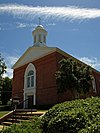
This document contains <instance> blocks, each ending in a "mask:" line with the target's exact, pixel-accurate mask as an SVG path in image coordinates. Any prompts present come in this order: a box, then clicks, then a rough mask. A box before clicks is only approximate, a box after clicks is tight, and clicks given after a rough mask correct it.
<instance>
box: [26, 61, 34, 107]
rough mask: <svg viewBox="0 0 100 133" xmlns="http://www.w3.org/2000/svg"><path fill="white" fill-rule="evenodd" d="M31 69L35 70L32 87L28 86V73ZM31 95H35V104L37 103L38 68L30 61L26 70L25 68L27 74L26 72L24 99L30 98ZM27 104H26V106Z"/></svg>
mask: <svg viewBox="0 0 100 133" xmlns="http://www.w3.org/2000/svg"><path fill="white" fill-rule="evenodd" d="M30 70H33V71H34V87H32V88H27V75H28V73H29V71H30ZM29 95H33V97H34V99H33V104H34V105H36V69H35V66H34V65H33V64H32V63H30V64H29V65H28V66H27V68H26V70H25V74H24V100H26V99H27V98H28V96H29ZM26 106H27V105H25V104H24V108H25V107H26Z"/></svg>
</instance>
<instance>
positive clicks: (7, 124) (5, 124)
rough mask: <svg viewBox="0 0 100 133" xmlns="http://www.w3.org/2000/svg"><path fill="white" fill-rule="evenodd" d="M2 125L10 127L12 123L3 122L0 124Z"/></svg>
mask: <svg viewBox="0 0 100 133" xmlns="http://www.w3.org/2000/svg"><path fill="white" fill-rule="evenodd" d="M2 125H4V126H10V125H12V122H7V121H4V122H3V123H2Z"/></svg>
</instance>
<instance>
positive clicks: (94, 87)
mask: <svg viewBox="0 0 100 133" xmlns="http://www.w3.org/2000/svg"><path fill="white" fill-rule="evenodd" d="M92 88H93V92H97V90H96V81H95V78H94V77H93V79H92Z"/></svg>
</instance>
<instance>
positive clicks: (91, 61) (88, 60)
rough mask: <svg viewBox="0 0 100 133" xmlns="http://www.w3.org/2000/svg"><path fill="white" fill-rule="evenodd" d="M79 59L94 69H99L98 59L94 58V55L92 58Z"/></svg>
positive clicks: (99, 62)
mask: <svg viewBox="0 0 100 133" xmlns="http://www.w3.org/2000/svg"><path fill="white" fill-rule="evenodd" d="M79 60H81V61H82V62H84V63H86V64H88V65H90V66H92V67H93V68H95V69H96V70H98V71H100V60H98V59H97V58H95V57H92V58H88V57H82V58H79Z"/></svg>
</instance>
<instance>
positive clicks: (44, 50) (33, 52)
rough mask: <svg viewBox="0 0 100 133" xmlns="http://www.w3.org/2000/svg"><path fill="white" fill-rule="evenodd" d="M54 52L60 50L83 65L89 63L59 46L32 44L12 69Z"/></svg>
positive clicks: (59, 51)
mask: <svg viewBox="0 0 100 133" xmlns="http://www.w3.org/2000/svg"><path fill="white" fill-rule="evenodd" d="M53 52H58V53H60V54H62V55H64V56H65V57H68V58H72V59H74V60H76V61H77V62H79V63H81V64H83V65H87V64H85V63H83V62H82V61H80V60H78V59H77V58H75V57H73V56H71V55H70V54H68V53H66V52H64V51H63V50H61V49H59V48H57V47H38V46H37V47H36V46H31V47H29V48H28V49H27V50H26V51H25V53H24V54H23V55H22V56H21V57H20V58H19V59H18V61H17V62H16V63H15V64H14V65H13V67H12V69H16V68H19V67H21V66H23V65H25V64H27V63H29V62H32V61H35V60H37V59H40V58H42V57H44V56H46V55H49V54H51V53H53ZM90 67H91V66H90ZM91 68H92V67H91ZM92 69H93V70H94V71H96V72H97V73H99V74H100V72H98V71H97V70H95V69H94V68H92Z"/></svg>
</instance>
